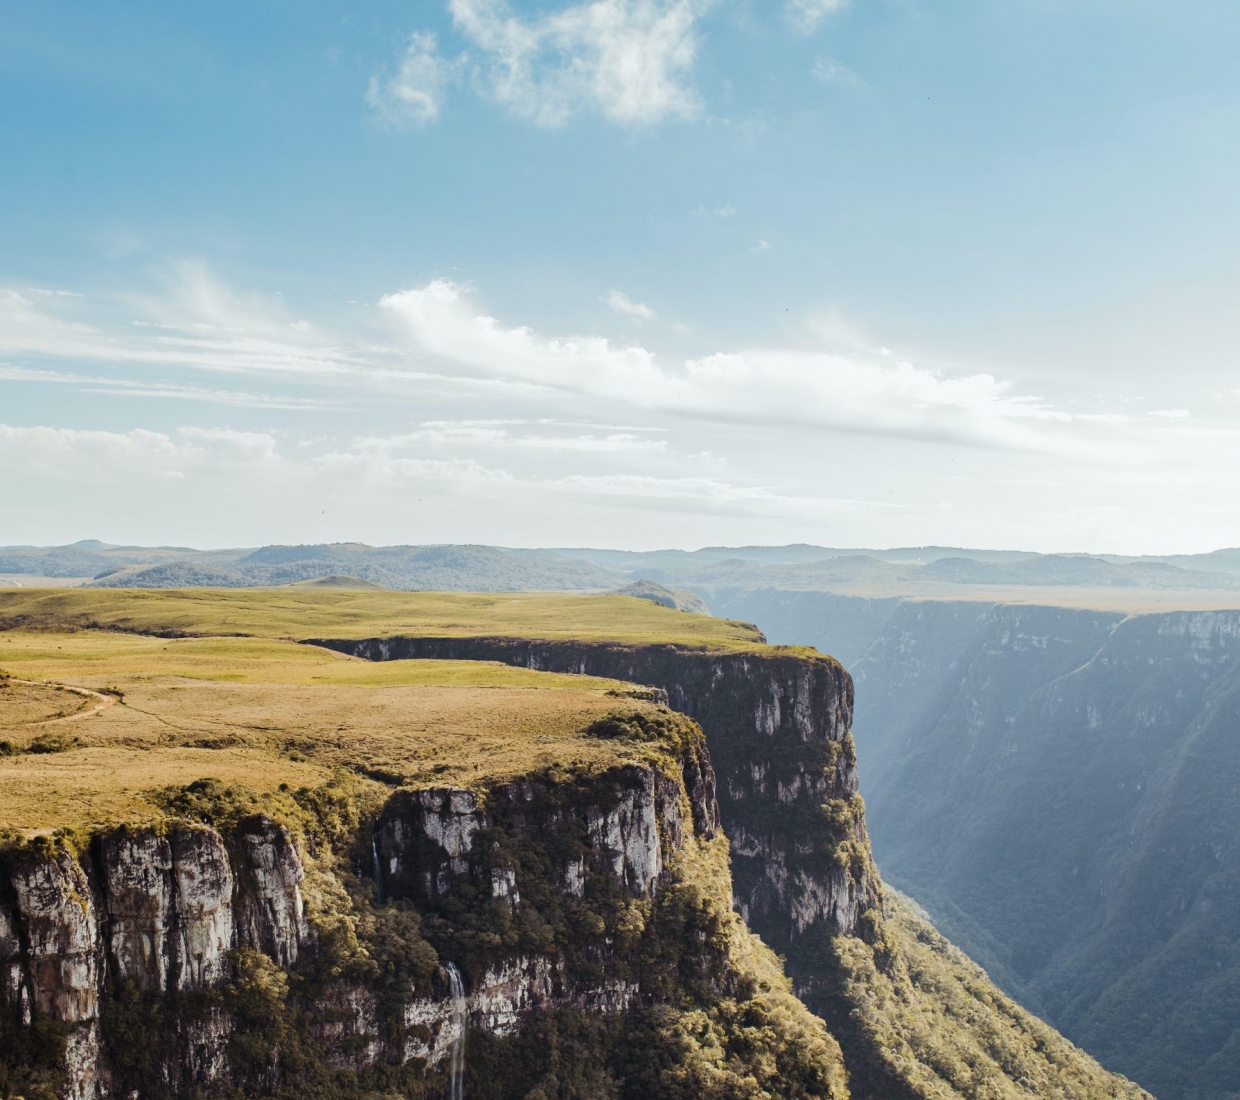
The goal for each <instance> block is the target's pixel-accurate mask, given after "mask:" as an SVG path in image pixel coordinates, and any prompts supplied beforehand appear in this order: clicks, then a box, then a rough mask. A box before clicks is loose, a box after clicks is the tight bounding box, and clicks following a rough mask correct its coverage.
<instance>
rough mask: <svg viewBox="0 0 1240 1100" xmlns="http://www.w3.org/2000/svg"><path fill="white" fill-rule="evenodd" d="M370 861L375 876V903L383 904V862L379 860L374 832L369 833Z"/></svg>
mask: <svg viewBox="0 0 1240 1100" xmlns="http://www.w3.org/2000/svg"><path fill="white" fill-rule="evenodd" d="M370 862H371V868H372V871H373V873H374V877H375V904H376V905H382V904H383V864H381V863H380V862H379V844H378V842H377V841H376V840H375V834H374V833H371V834H370Z"/></svg>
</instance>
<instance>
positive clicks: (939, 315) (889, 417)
mask: <svg viewBox="0 0 1240 1100" xmlns="http://www.w3.org/2000/svg"><path fill="white" fill-rule="evenodd" d="M1238 50H1240V12H1238V11H1237V10H1236V9H1235V7H1234V5H1228V4H1224V3H1221V2H1219V3H1210V2H1201V3H1186V4H1181V5H1175V6H1171V5H1167V4H1165V3H1146V2H1143V0H1134V2H1127V3H1120V2H1117V0H1116V2H1101V0H1077V2H1075V3H1067V2H1062V3H1061V2H1057V0H1044V2H1025V0H1007V2H998V0H995V2H980V0H979V2H974V3H962V2H942V3H937V4H929V3H920V2H908V0H906V2H896V0H893V2H882V0H874V2H867V0H847V2H838V0H792V2H790V3H785V4H781V3H763V4H758V3H749V2H746V0H714V2H710V0H595V2H591V3H574V2H570V0H542V2H536V3H509V4H504V3H499V2H493V0H451V2H448V0H443V2H441V0H420V2H418V3H403V4H399V3H371V4H351V5H329V4H317V5H316V4H293V3H274V2H258V3H255V2H250V3H245V4H229V3H219V4H214V5H198V6H189V5H166V4H160V5H156V4H149V5H146V4H122V3H93V4H85V3H81V4H68V3H55V2H47V0H44V2H40V3H37V4H36V3H22V2H18V0H11V2H10V3H7V4H5V5H4V6H3V8H0V103H2V104H3V107H2V108H0V158H2V159H0V164H2V165H3V169H2V170H0V287H3V288H4V289H3V290H0V476H2V477H4V479H5V481H6V484H7V486H9V488H8V489H7V490H6V493H5V494H4V499H3V500H0V525H2V527H3V530H2V531H0V542H51V541H61V540H69V539H74V538H80V537H101V538H106V539H111V540H115V541H158V542H181V543H192V544H195V545H203V546H218V545H236V544H253V543H258V542H268V541H286V542H287V541H302V540H307V541H308V540H320V539H354V538H356V539H365V540H367V541H381V542H393V541H402V542H405V541H407V542H436V541H485V542H497V543H505V544H510V545H518V544H519V545H557V544H558V545H563V544H566V543H570V544H576V545H581V544H592V545H613V546H626V547H635V548H642V547H653V546H664V545H678V546H688V547H692V546H697V545H703V544H707V543H719V542H732V543H736V542H745V543H771V542H783V541H792V540H804V541H813V542H820V543H826V544H831V545H908V544H920V543H930V542H937V543H956V544H960V543H967V544H970V545H986V546H1006V547H1021V548H1031V549H1042V550H1070V549H1089V550H1110V551H1126V552H1169V551H1176V550H1185V551H1187V550H1200V549H1209V548H1213V547H1215V546H1219V545H1224V544H1233V545H1234V544H1237V543H1240V513H1238V512H1237V510H1236V509H1235V508H1234V507H1233V506H1231V505H1230V502H1231V501H1234V500H1235V499H1236V489H1237V488H1240V485H1237V481H1240V462H1238V461H1237V459H1240V372H1238V371H1237V369H1236V352H1235V348H1236V346H1237V337H1238V336H1240V309H1237V300H1238V293H1237V292H1238V291H1240V214H1238V209H1237V200H1236V198H1235V196H1236V195H1237V194H1240V178H1238V177H1240V172H1238V168H1240V70H1237V68H1236V66H1235V63H1234V59H1235V57H1236V56H1237V53H1238Z"/></svg>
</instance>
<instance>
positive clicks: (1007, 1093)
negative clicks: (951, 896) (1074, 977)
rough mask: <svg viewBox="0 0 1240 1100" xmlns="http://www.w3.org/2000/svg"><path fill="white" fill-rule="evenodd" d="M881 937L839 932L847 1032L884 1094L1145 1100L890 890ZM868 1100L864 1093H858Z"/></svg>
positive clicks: (899, 1098)
mask: <svg viewBox="0 0 1240 1100" xmlns="http://www.w3.org/2000/svg"><path fill="white" fill-rule="evenodd" d="M885 909H886V912H885V914H884V920H883V922H882V924H881V930H880V932H879V934H878V935H877V937H876V938H875V942H874V943H873V944H870V943H866V942H865V941H863V940H860V939H857V938H854V937H849V936H839V937H836V939H835V941H834V949H835V953H836V958H837V961H838V964H839V967H840V972H841V985H840V989H839V990H838V993H837V996H838V997H839V1000H840V1001H841V1002H842V1003H843V1004H844V1005H845V1006H846V1007H847V1009H848V1013H849V1024H848V1025H847V1031H848V1034H847V1036H844V1035H841V1036H840V1038H841V1041H842V1042H843V1043H844V1044H845V1049H846V1052H847V1053H849V1054H850V1055H853V1056H854V1057H855V1062H854V1058H853V1057H850V1059H849V1061H850V1065H851V1066H852V1067H853V1072H854V1074H856V1073H857V1070H858V1069H860V1068H861V1066H862V1065H864V1066H865V1070H866V1076H867V1077H868V1078H869V1080H870V1081H871V1082H873V1084H872V1091H871V1093H870V1095H872V1096H874V1097H876V1098H878V1097H881V1098H882V1100H905V1098H909V1100H911V1098H914V1097H916V1098H918V1100H1024V1098H1027V1097H1029V1096H1037V1097H1040V1098H1043V1100H1103V1098H1124V1100H1138V1098H1141V1097H1145V1096H1146V1094H1145V1093H1144V1092H1143V1091H1142V1090H1141V1089H1140V1088H1138V1087H1137V1086H1136V1085H1133V1084H1130V1083H1129V1082H1127V1081H1125V1080H1124V1079H1123V1078H1120V1077H1116V1076H1114V1075H1113V1074H1110V1073H1108V1072H1107V1071H1106V1070H1104V1069H1103V1068H1102V1067H1101V1066H1099V1065H1098V1063H1097V1062H1095V1061H1094V1059H1092V1058H1091V1057H1089V1055H1087V1054H1085V1053H1084V1052H1083V1051H1080V1050H1078V1049H1077V1048H1076V1047H1074V1046H1073V1045H1072V1044H1071V1043H1070V1042H1068V1041H1067V1040H1066V1039H1064V1038H1063V1036H1061V1035H1059V1034H1058V1033H1057V1032H1056V1031H1055V1030H1054V1029H1053V1028H1051V1027H1050V1026H1048V1025H1047V1024H1044V1023H1043V1022H1042V1021H1041V1020H1038V1019H1037V1018H1035V1017H1034V1016H1031V1015H1030V1014H1029V1013H1028V1012H1026V1011H1024V1010H1023V1009H1022V1008H1020V1007H1019V1006H1018V1005H1016V1004H1015V1003H1014V1002H1012V1001H1011V1000H1009V999H1008V998H1007V997H1005V996H1004V995H1003V994H1002V993H1000V992H999V991H998V990H997V989H996V988H995V987H994V985H993V984H992V983H991V982H990V980H989V979H988V978H987V976H986V974H985V972H984V971H983V970H982V969H981V968H980V967H978V966H977V964H976V963H974V962H972V960H970V959H969V958H968V957H967V956H966V955H965V954H964V953H963V952H961V951H958V950H957V949H956V948H954V947H952V945H951V944H950V943H948V942H947V940H945V939H944V938H943V937H942V936H941V935H939V933H938V932H937V931H935V929H934V928H933V926H932V925H930V924H929V923H928V922H927V921H925V920H922V919H921V918H920V917H918V916H917V915H916V914H915V913H914V912H913V909H912V907H911V906H910V905H909V904H908V903H907V902H906V901H905V900H904V899H902V898H900V897H899V896H898V895H895V894H894V893H893V892H892V891H890V890H889V891H888V896H887V901H886V906H885ZM858 1100H861V1098H860V1097H858Z"/></svg>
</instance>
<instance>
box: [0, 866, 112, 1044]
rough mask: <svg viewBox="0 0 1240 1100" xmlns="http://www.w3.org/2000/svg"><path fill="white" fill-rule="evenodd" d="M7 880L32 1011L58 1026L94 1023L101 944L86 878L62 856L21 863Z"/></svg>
mask: <svg viewBox="0 0 1240 1100" xmlns="http://www.w3.org/2000/svg"><path fill="white" fill-rule="evenodd" d="M10 878H11V882H12V888H13V893H14V896H15V897H16V900H17V913H18V915H19V916H20V918H21V922H22V925H23V927H24V929H25V937H24V938H25V951H24V956H25V958H24V963H25V969H26V979H27V981H28V982H29V984H30V989H31V993H32V994H33V1001H34V1011H35V1012H36V1013H38V1014H39V1015H41V1016H43V1017H45V1018H47V1019H50V1020H55V1021H57V1022H59V1023H67V1024H77V1023H83V1022H87V1021H90V1020H93V1019H95V1017H96V1016H97V1014H98V1008H99V985H100V976H101V975H100V964H101V962H102V950H101V948H102V943H101V941H100V935H99V921H98V914H97V913H96V911H95V906H94V902H93V900H92V892H91V884H90V881H89V880H88V879H87V877H86V872H85V871H84V870H83V869H82V866H81V864H79V863H78V861H77V860H76V859H74V858H73V857H72V856H71V855H70V854H69V853H68V852H66V851H63V850H62V851H60V852H58V853H57V854H56V855H55V856H54V857H52V858H46V859H25V860H22V861H21V862H19V863H18V864H17V865H16V866H15V867H14V868H13V869H12V872H11V875H10Z"/></svg>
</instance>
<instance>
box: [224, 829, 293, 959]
mask: <svg viewBox="0 0 1240 1100" xmlns="http://www.w3.org/2000/svg"><path fill="white" fill-rule="evenodd" d="M241 844H242V847H243V849H244V852H245V864H246V865H245V868H244V869H243V876H244V880H245V882H246V885H247V886H248V887H249V889H248V890H246V891H245V896H244V901H243V904H242V906H241V918H240V921H239V922H238V923H239V927H238V935H239V938H240V939H241V940H242V942H244V943H246V944H248V945H249V946H250V947H253V948H254V950H256V951H260V952H262V953H263V954H264V955H268V956H270V957H271V958H272V959H274V960H275V961H276V962H278V963H279V964H280V965H281V966H291V965H292V964H293V963H295V962H296V961H297V958H298V956H299V955H300V954H301V949H302V945H303V944H305V943H306V942H307V941H308V940H309V938H310V929H309V926H308V925H307V924H306V913H305V905H304V904H303V902H302V897H301V881H302V879H304V878H305V877H306V872H305V870H304V869H303V867H302V863H301V856H300V855H298V853H297V849H296V847H295V846H294V845H293V841H292V839H291V838H290V837H289V835H288V833H287V831H286V830H285V829H284V828H283V827H282V826H279V825H277V824H276V823H275V822H274V821H271V820H269V819H268V818H265V817H261V818H258V819H256V820H254V821H252V822H249V823H247V824H246V826H245V827H244V828H243V830H242V833H241Z"/></svg>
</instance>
